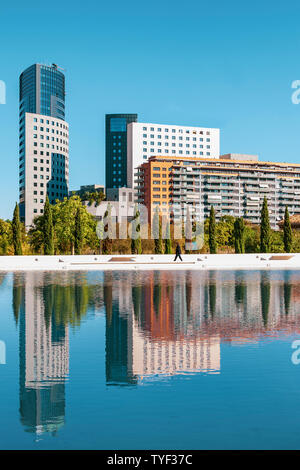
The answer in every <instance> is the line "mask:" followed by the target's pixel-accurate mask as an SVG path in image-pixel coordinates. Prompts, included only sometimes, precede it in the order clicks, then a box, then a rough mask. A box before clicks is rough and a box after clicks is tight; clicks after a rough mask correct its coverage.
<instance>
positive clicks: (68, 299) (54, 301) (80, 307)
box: [12, 273, 97, 327]
mask: <svg viewBox="0 0 300 470" xmlns="http://www.w3.org/2000/svg"><path fill="white" fill-rule="evenodd" d="M34 290H35V295H36V296H41V298H42V301H43V307H44V309H43V310H44V316H45V322H46V326H47V327H49V325H50V323H51V321H53V322H55V325H57V326H58V325H68V324H70V325H72V326H79V325H80V323H81V319H82V317H83V316H85V315H86V313H87V310H88V307H89V306H91V305H93V304H94V298H95V296H96V293H97V286H93V285H88V284H87V281H86V279H84V278H82V276H81V275H80V274H78V275H75V276H74V275H72V276H67V277H66V276H64V277H60V276H57V275H56V276H55V277H54V276H53V275H49V274H45V275H44V277H43V278H42V279H41V275H39V279H38V281H37V284H36V285H35V286H34ZM24 299H25V280H24V274H23V273H14V275H13V295H12V304H13V314H14V317H15V321H16V323H18V319H19V315H20V308H21V306H22V305H23V304H24Z"/></svg>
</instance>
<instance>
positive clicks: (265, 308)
mask: <svg viewBox="0 0 300 470" xmlns="http://www.w3.org/2000/svg"><path fill="white" fill-rule="evenodd" d="M270 292H271V285H270V277H269V273H267V272H262V273H261V280H260V297H261V314H262V319H263V323H264V326H265V327H266V326H267V325H268V316H269V307H270Z"/></svg>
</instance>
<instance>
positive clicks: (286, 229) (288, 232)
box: [283, 206, 293, 253]
mask: <svg viewBox="0 0 300 470" xmlns="http://www.w3.org/2000/svg"><path fill="white" fill-rule="evenodd" d="M283 243H284V251H285V252H286V253H290V252H291V249H292V244H293V233H292V228H291V222H290V214H289V211H288V208H287V206H286V208H285V213H284V224H283Z"/></svg>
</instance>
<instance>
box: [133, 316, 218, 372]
mask: <svg viewBox="0 0 300 470" xmlns="http://www.w3.org/2000/svg"><path fill="white" fill-rule="evenodd" d="M132 350H133V351H132V362H133V364H132V372H133V374H134V375H137V376H139V378H143V377H144V376H150V375H157V374H164V375H175V374H188V373H195V372H207V373H219V372H220V368H221V366H220V338H219V337H218V336H215V337H210V338H204V339H202V338H193V339H188V338H180V339H177V340H173V341H163V340H155V341H151V339H150V338H149V337H147V336H145V335H144V334H143V333H142V332H141V331H140V330H139V329H138V328H137V325H136V324H135V322H134V325H133V332H132Z"/></svg>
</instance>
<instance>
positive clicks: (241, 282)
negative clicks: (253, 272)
mask: <svg viewBox="0 0 300 470" xmlns="http://www.w3.org/2000/svg"><path fill="white" fill-rule="evenodd" d="M246 300H247V286H246V283H245V279H244V273H243V272H242V271H237V272H236V274H235V302H236V303H237V304H244V303H245V302H246Z"/></svg>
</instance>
